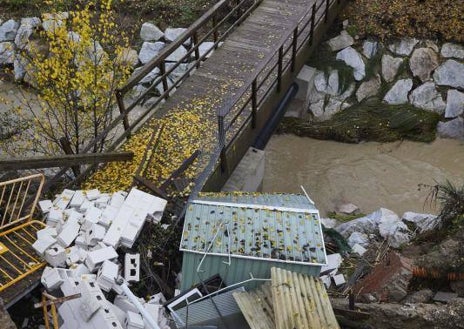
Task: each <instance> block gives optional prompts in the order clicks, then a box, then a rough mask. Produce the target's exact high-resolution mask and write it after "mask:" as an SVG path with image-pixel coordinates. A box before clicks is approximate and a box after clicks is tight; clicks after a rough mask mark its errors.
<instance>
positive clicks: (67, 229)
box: [56, 222, 81, 247]
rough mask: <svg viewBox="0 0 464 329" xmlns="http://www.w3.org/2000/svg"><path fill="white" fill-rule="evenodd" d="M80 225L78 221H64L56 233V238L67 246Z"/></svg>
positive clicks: (73, 238) (76, 233)
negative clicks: (61, 227) (58, 232)
mask: <svg viewBox="0 0 464 329" xmlns="http://www.w3.org/2000/svg"><path fill="white" fill-rule="evenodd" d="M80 227H81V226H80V225H79V224H78V223H74V222H71V223H66V224H65V225H64V226H63V229H62V230H61V233H60V234H58V236H57V238H56V240H57V241H58V243H59V244H60V245H61V246H63V247H69V246H70V245H71V243H72V242H73V241H74V240H75V239H76V238H77V235H78V234H79V229H80Z"/></svg>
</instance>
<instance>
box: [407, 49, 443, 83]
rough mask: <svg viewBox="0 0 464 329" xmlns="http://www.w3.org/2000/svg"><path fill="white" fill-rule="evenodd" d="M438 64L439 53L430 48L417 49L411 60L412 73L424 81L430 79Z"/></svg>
mask: <svg viewBox="0 0 464 329" xmlns="http://www.w3.org/2000/svg"><path fill="white" fill-rule="evenodd" d="M438 64H439V62H438V55H437V53H436V52H435V51H433V50H432V49H430V48H418V49H415V50H414V52H413V53H412V56H411V58H410V60H409V67H410V68H411V72H412V74H413V75H414V76H415V77H418V78H419V79H420V80H421V81H422V82H424V81H426V80H429V79H430V75H431V74H432V72H433V70H435V69H436V68H437V67H438Z"/></svg>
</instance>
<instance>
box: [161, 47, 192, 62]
mask: <svg viewBox="0 0 464 329" xmlns="http://www.w3.org/2000/svg"><path fill="white" fill-rule="evenodd" d="M185 55H187V49H185V47H184V46H179V47H178V48H177V49H176V50H174V51H173V52H172V53H171V54H170V55H169V56H168V57H166V62H179V61H180V60H181V59H182V58H183V57H184V56H185ZM186 59H187V58H186ZM186 59H184V60H186Z"/></svg>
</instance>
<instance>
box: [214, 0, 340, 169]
mask: <svg viewBox="0 0 464 329" xmlns="http://www.w3.org/2000/svg"><path fill="white" fill-rule="evenodd" d="M335 3H337V4H339V3H341V0H317V1H315V3H314V4H313V5H312V6H311V7H309V8H308V10H307V11H306V12H305V14H304V15H303V16H302V18H301V19H300V21H299V22H298V24H297V25H296V27H295V28H294V29H293V31H291V32H289V33H288V34H287V35H285V36H284V37H282V39H280V40H279V42H277V44H276V47H275V52H274V53H272V54H269V55H268V56H267V57H266V58H265V59H264V60H263V61H262V62H261V63H260V64H259V66H258V67H257V68H256V69H255V72H256V73H255V74H254V75H253V76H252V77H251V78H250V79H249V80H248V81H247V82H246V83H245V84H244V86H243V87H242V88H241V89H240V90H239V91H238V92H237V93H236V96H235V97H233V98H231V99H230V101H229V102H227V103H226V104H225V105H224V106H223V107H222V108H220V109H219V110H218V113H217V120H218V140H219V148H220V162H221V167H222V169H223V170H225V167H226V153H227V150H228V149H229V148H230V147H231V145H233V143H234V142H235V140H236V139H237V137H238V136H239V135H240V133H241V132H242V131H243V129H244V128H245V127H246V126H247V125H248V124H250V121H251V127H252V128H255V127H256V120H257V113H258V110H259V108H260V106H261V105H262V103H263V102H264V101H265V100H266V98H267V97H269V96H270V94H271V92H273V91H274V92H277V93H278V92H280V91H281V88H282V76H283V74H284V72H286V71H287V70H289V69H290V71H291V72H294V71H295V65H296V60H297V54H298V52H299V51H300V50H301V49H302V48H303V47H305V46H306V45H307V43H308V42H309V45H312V43H313V39H314V31H315V29H316V28H317V27H318V26H319V25H320V24H325V23H327V21H328V17H329V13H330V8H331V6H332V5H333V4H335Z"/></svg>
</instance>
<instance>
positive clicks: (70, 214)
mask: <svg viewBox="0 0 464 329" xmlns="http://www.w3.org/2000/svg"><path fill="white" fill-rule="evenodd" d="M64 215H65V216H64V217H65V220H66V222H67V223H79V224H82V222H83V219H84V215H83V214H81V213H80V212H78V211H77V210H76V209H73V208H68V209H65V210H64Z"/></svg>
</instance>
